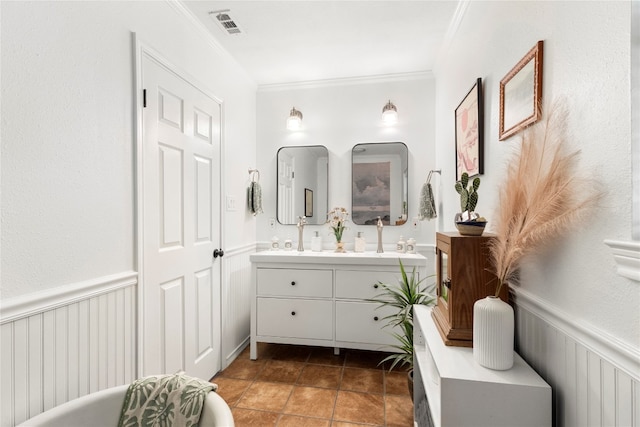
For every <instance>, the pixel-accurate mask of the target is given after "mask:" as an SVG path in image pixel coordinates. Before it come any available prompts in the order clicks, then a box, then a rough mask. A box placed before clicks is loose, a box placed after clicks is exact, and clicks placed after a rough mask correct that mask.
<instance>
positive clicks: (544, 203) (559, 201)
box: [489, 103, 599, 296]
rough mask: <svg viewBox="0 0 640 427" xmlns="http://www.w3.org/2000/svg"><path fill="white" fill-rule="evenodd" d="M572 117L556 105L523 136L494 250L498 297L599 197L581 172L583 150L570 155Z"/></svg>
mask: <svg viewBox="0 0 640 427" xmlns="http://www.w3.org/2000/svg"><path fill="white" fill-rule="evenodd" d="M567 118H568V112H567V108H566V106H565V105H564V103H556V104H554V105H553V107H552V108H551V110H549V111H548V112H547V115H546V118H545V120H544V121H542V122H539V123H538V124H536V125H534V126H532V127H530V128H528V129H527V130H525V131H524V133H523V136H522V141H521V146H520V151H519V152H518V153H516V154H515V155H514V157H513V159H512V160H511V161H510V162H509V165H508V168H507V174H506V179H505V182H504V184H503V185H502V187H501V189H500V199H499V206H498V208H497V212H496V218H495V224H497V226H496V229H495V230H494V231H495V234H496V238H495V239H494V240H493V242H492V244H491V246H490V251H489V253H490V259H491V262H492V265H493V267H494V269H495V271H494V273H495V275H496V276H497V278H498V285H497V287H496V293H495V295H496V296H498V295H499V294H500V290H501V288H502V286H503V285H504V284H505V283H507V282H515V281H517V272H518V269H519V268H520V265H521V263H522V261H523V259H524V258H525V257H527V256H529V255H533V254H536V253H539V252H540V251H541V250H543V248H545V247H546V246H547V245H548V244H550V243H551V242H553V241H555V240H557V239H559V238H560V237H561V236H562V235H563V234H565V233H566V232H568V231H569V230H570V229H571V228H572V227H573V226H575V225H576V224H577V223H578V222H579V221H580V219H581V218H583V216H584V215H585V214H586V212H587V208H588V207H589V206H591V205H592V204H593V203H594V202H595V201H596V199H597V198H598V197H599V194H598V192H597V191H596V190H595V188H594V186H593V185H592V184H591V183H589V182H587V180H586V179H584V178H582V177H580V176H578V175H577V173H576V167H577V162H578V156H579V151H573V152H567V147H566V146H567V144H568V141H567V140H566V133H567V129H566V123H567Z"/></svg>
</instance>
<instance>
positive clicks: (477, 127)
mask: <svg viewBox="0 0 640 427" xmlns="http://www.w3.org/2000/svg"><path fill="white" fill-rule="evenodd" d="M482 104H483V102H482V79H481V78H478V79H477V80H476V82H475V84H474V85H473V87H471V90H469V92H467V94H466V95H465V97H464V99H463V100H462V102H461V103H460V105H458V108H456V112H455V116H456V117H455V118H456V181H457V180H459V179H460V177H461V176H462V174H463V173H464V172H466V173H468V174H469V176H474V175H480V174H481V173H483V172H484V108H483V105H482Z"/></svg>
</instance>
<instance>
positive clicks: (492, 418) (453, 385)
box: [414, 306, 551, 427]
mask: <svg viewBox="0 0 640 427" xmlns="http://www.w3.org/2000/svg"><path fill="white" fill-rule="evenodd" d="M414 322H415V324H414V334H415V336H414V345H415V358H416V360H415V367H417V369H419V371H420V373H419V375H420V376H421V380H422V384H421V385H422V387H424V390H425V392H426V398H427V401H428V405H429V408H430V411H431V418H432V420H433V423H434V425H435V426H484V425H486V426H537V427H540V426H547V425H548V426H550V425H551V387H550V386H549V385H548V384H547V383H546V382H545V381H544V380H543V379H542V378H541V377H540V376H539V375H538V374H537V373H536V372H535V371H534V370H533V369H532V368H531V367H530V366H529V365H528V364H527V363H526V362H525V361H524V360H523V359H522V358H521V357H520V356H519V355H518V354H517V353H516V354H515V355H514V366H513V368H511V369H509V370H506V371H496V370H492V369H488V368H485V367H483V366H481V365H479V364H478V363H476V362H475V360H474V358H473V349H472V348H467V347H448V346H445V345H444V343H443V342H442V339H441V337H440V334H439V333H438V331H437V329H436V326H435V323H434V321H433V319H432V317H431V308H429V307H424V306H415V307H414ZM416 389H418V387H416ZM414 398H415V399H418V400H419V399H420V398H421V396H415V397H414ZM422 398H424V397H422ZM418 406H419V402H418V404H416V408H417V407H418ZM418 425H422V424H418ZM425 425H427V424H425Z"/></svg>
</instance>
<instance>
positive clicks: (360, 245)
mask: <svg viewBox="0 0 640 427" xmlns="http://www.w3.org/2000/svg"><path fill="white" fill-rule="evenodd" d="M365 246H366V242H365V240H364V237H362V231H358V236H357V237H356V243H355V249H354V252H364V249H365Z"/></svg>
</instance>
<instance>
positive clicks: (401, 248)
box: [396, 236, 407, 254]
mask: <svg viewBox="0 0 640 427" xmlns="http://www.w3.org/2000/svg"><path fill="white" fill-rule="evenodd" d="M396 252H398V253H401V254H403V253H405V252H407V242H405V241H404V238H403V237H402V236H400V240H398V244H397V245H396Z"/></svg>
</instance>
